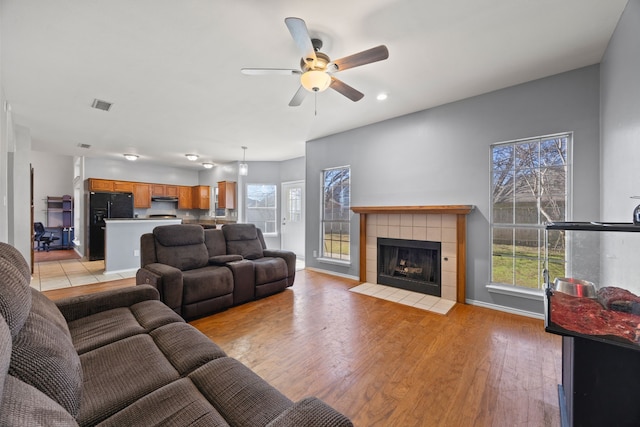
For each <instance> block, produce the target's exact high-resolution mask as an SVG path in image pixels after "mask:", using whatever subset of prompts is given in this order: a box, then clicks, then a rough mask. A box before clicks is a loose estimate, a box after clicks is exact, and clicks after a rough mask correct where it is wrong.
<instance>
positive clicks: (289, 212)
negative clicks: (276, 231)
mask: <svg viewBox="0 0 640 427" xmlns="http://www.w3.org/2000/svg"><path fill="white" fill-rule="evenodd" d="M281 204H282V206H281V210H280V212H281V215H282V221H281V224H282V225H281V228H280V247H281V248H282V249H284V250H288V251H292V252H294V253H295V254H296V257H297V258H298V259H300V260H304V241H305V239H304V230H305V221H304V218H305V215H304V181H290V182H283V183H282V199H281Z"/></svg>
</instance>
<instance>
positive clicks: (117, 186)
mask: <svg viewBox="0 0 640 427" xmlns="http://www.w3.org/2000/svg"><path fill="white" fill-rule="evenodd" d="M133 186H134V183H133V182H128V181H113V191H116V192H123V193H133Z"/></svg>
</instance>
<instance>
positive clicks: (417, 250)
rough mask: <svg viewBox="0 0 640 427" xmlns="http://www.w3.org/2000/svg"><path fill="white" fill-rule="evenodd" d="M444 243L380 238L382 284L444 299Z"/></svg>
mask: <svg viewBox="0 0 640 427" xmlns="http://www.w3.org/2000/svg"><path fill="white" fill-rule="evenodd" d="M440 251H441V243H440V242H431V241H423V240H406V239H387V238H382V237H379V238H378V283H379V284H381V285H388V286H393V287H396V288H401V289H406V290H409V291H414V292H421V293H424V294H428V295H434V296H437V297H440V296H441V293H442V290H441V282H440Z"/></svg>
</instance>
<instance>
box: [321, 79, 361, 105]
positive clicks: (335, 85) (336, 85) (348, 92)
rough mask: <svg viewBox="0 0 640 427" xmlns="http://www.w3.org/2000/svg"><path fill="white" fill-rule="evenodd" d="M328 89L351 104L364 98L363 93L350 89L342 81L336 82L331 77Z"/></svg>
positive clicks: (336, 80)
mask: <svg viewBox="0 0 640 427" xmlns="http://www.w3.org/2000/svg"><path fill="white" fill-rule="evenodd" d="M329 87H330V88H331V89H333V90H335V91H336V92H338V93H340V94H341V95H344V96H346V97H347V98H349V99H350V100H352V101H353V102H357V101H360V100H361V99H362V98H363V97H364V93H362V92H360V91H358V90H356V89H354V88H352V87H351V86H349V85H348V84H346V83H345V82H343V81H342V80H338V79H336V78H335V77H333V76H331V84H330V85H329Z"/></svg>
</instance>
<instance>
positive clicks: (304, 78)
mask: <svg viewBox="0 0 640 427" xmlns="http://www.w3.org/2000/svg"><path fill="white" fill-rule="evenodd" d="M300 84H301V85H302V87H304V88H305V89H306V90H308V91H309V92H322V91H324V90H326V89H327V88H328V87H329V85H331V76H330V75H329V74H327V73H325V72H324V71H317V70H311V71H307V72H306V73H303V74H302V75H301V76H300Z"/></svg>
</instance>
